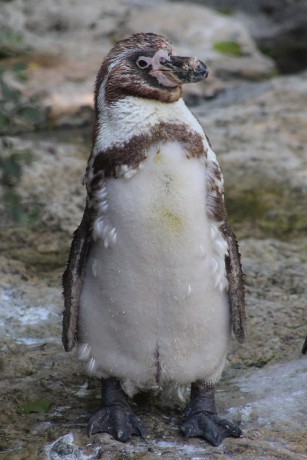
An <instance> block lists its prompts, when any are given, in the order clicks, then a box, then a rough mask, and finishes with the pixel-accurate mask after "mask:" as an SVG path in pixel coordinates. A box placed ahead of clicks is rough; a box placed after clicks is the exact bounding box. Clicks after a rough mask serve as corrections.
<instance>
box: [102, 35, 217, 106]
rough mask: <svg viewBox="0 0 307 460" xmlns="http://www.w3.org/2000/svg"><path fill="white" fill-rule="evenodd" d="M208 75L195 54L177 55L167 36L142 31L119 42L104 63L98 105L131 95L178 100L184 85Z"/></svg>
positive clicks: (204, 66)
mask: <svg viewBox="0 0 307 460" xmlns="http://www.w3.org/2000/svg"><path fill="white" fill-rule="evenodd" d="M207 76H208V69H207V66H206V65H205V64H204V63H203V62H202V61H199V60H198V59H196V58H194V57H192V58H191V57H182V56H177V55H176V53H175V52H174V50H173V47H172V46H171V44H170V42H169V41H168V39H167V38H166V37H164V36H163V35H157V34H154V33H138V34H135V35H132V36H131V37H130V38H127V39H125V40H121V41H119V42H118V43H116V44H115V46H114V47H113V48H112V49H111V51H110V52H109V53H108V55H107V56H106V58H105V60H104V61H103V63H102V64H101V67H100V70H99V72H98V75H97V79H96V85H95V104H96V110H98V111H99V108H100V106H101V103H103V104H107V105H108V104H114V103H115V102H116V101H118V100H120V99H123V98H125V97H127V96H135V97H140V98H146V99H155V100H158V101H161V102H166V103H169V102H175V101H177V100H178V99H179V98H180V97H181V94H182V84H184V83H192V82H197V81H200V80H202V79H204V78H206V77H207Z"/></svg>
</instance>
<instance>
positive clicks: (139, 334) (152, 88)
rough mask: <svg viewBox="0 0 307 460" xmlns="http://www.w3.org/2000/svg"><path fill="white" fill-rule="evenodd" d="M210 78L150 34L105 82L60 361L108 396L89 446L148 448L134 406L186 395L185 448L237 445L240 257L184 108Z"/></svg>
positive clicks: (207, 154)
mask: <svg viewBox="0 0 307 460" xmlns="http://www.w3.org/2000/svg"><path fill="white" fill-rule="evenodd" d="M207 75H208V70H207V67H206V65H205V64H204V63H203V62H202V61H199V60H198V59H196V58H194V57H183V56H178V55H177V54H176V53H175V52H174V49H173V47H172V45H171V44H170V42H169V41H168V40H167V38H166V37H164V36H162V35H156V34H153V33H138V34H135V35H133V36H131V37H130V38H127V39H125V40H122V41H119V42H118V43H116V44H115V46H114V47H113V48H112V49H111V51H110V52H109V53H108V54H107V56H106V58H105V59H104V61H103V62H102V64H101V67H100V70H99V72H98V75H97V79H96V84H95V94H94V98H95V124H94V130H93V145H92V151H91V155H90V157H89V160H88V165H87V169H86V173H85V176H84V184H85V185H86V189H87V198H86V205H85V209H84V215H83V218H82V221H81V223H80V225H79V227H78V228H77V230H76V231H75V233H74V237H73V241H72V245H71V250H70V256H69V261H68V264H67V268H66V271H65V273H64V275H63V287H64V298H65V311H64V317H63V344H64V347H65V349H66V350H67V351H70V350H72V349H73V348H75V349H76V350H77V353H78V355H79V358H80V359H81V360H83V361H84V362H85V364H86V369H87V372H88V374H89V375H91V376H96V377H97V378H99V379H101V383H102V406H101V409H100V410H99V411H98V412H97V413H96V414H94V415H93V416H92V417H91V419H90V421H89V425H88V434H89V435H91V434H93V433H97V432H108V433H110V434H111V435H113V436H114V438H116V439H117V440H119V441H122V442H126V441H127V440H129V439H130V438H131V436H132V435H141V436H144V428H143V423H142V421H141V420H140V418H139V417H137V416H136V415H135V414H134V412H133V407H132V405H131V398H132V397H133V396H134V395H135V394H136V393H138V392H141V391H143V390H147V389H159V390H167V391H170V389H171V390H173V391H175V392H177V393H178V395H180V394H181V393H182V391H183V389H184V388H190V390H191V392H190V399H189V401H188V404H187V407H186V409H185V411H184V413H183V422H182V426H181V430H182V432H183V435H184V436H185V437H198V436H199V437H202V438H204V439H206V440H207V441H208V442H209V443H211V444H213V445H215V446H217V445H219V444H220V443H221V442H222V440H223V439H224V438H225V437H230V436H233V437H239V436H241V430H240V429H239V428H238V427H237V426H236V425H235V424H234V423H233V422H230V421H228V420H225V419H223V418H221V417H219V416H218V415H217V411H216V406H215V395H214V389H215V384H216V383H217V381H218V380H219V379H220V377H221V374H222V371H223V368H224V365H225V359H226V354H227V351H228V348H229V340H230V337H231V330H233V332H234V335H235V337H236V338H237V340H238V341H239V342H242V341H243V339H244V331H245V307H244V288H243V274H242V268H241V262H240V253H239V249H238V244H237V241H236V237H235V235H234V233H233V231H232V229H231V226H230V224H229V221H228V218H227V213H226V210H225V205H224V192H223V177H222V173H221V169H220V167H219V164H218V161H217V159H216V156H215V154H214V152H213V150H212V149H211V146H210V142H209V140H208V138H207V137H206V135H205V133H204V131H203V128H202V127H201V125H200V124H199V122H198V121H197V119H196V118H195V117H194V116H193V115H192V113H191V112H190V110H189V109H188V108H187V106H186V105H185V103H184V101H183V99H182V85H183V84H185V83H193V82H198V81H201V80H203V79H204V78H206V77H207Z"/></svg>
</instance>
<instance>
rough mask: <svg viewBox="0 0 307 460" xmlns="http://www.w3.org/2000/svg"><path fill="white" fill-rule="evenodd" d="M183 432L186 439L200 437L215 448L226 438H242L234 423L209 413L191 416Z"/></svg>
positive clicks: (182, 428)
mask: <svg viewBox="0 0 307 460" xmlns="http://www.w3.org/2000/svg"><path fill="white" fill-rule="evenodd" d="M181 430H182V431H183V434H184V436H185V437H186V438H193V437H198V436H199V437H200V438H204V439H205V440H206V441H208V442H209V443H210V444H212V445H213V446H219V445H220V444H221V442H222V441H223V439H224V438H229V437H234V438H239V437H240V436H242V431H241V430H240V428H239V427H237V426H236V425H235V424H234V423H232V422H229V421H228V420H226V419H223V418H221V417H219V416H218V415H216V414H210V413H208V412H200V413H196V414H192V415H190V416H189V417H188V418H187V420H186V421H185V422H184V424H183V425H182V426H181Z"/></svg>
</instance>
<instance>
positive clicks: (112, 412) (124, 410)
mask: <svg viewBox="0 0 307 460" xmlns="http://www.w3.org/2000/svg"><path fill="white" fill-rule="evenodd" d="M101 400H102V408H101V409H100V410H99V411H98V412H96V414H94V415H93V416H92V417H91V418H90V421H89V423H88V426H87V434H88V436H89V437H90V436H91V435H92V434H95V433H109V434H111V435H112V436H113V437H114V438H115V439H116V440H117V441H121V442H127V441H129V439H131V437H132V435H134V434H135V435H137V436H141V437H142V438H143V437H144V427H143V424H142V422H141V420H140V419H139V418H138V417H137V416H136V415H135V414H134V412H133V411H132V409H131V407H130V403H131V401H130V400H129V398H128V397H127V396H126V394H125V393H124V392H123V390H122V389H121V385H120V383H119V381H118V380H117V379H115V378H112V377H111V378H108V379H101Z"/></svg>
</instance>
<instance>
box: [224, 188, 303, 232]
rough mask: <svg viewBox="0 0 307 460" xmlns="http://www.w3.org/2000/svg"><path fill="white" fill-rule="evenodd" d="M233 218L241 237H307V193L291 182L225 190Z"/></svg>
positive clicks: (227, 203) (228, 207)
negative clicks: (292, 186) (289, 184)
mask: <svg viewBox="0 0 307 460" xmlns="http://www.w3.org/2000/svg"><path fill="white" fill-rule="evenodd" d="M225 196H226V206H227V210H228V214H229V218H230V221H231V222H232V223H233V224H234V227H235V229H236V233H237V235H238V236H239V237H241V238H242V237H251V236H253V237H259V238H269V237H272V238H278V239H281V240H290V239H292V238H295V237H302V236H306V234H307V214H306V196H305V195H304V193H303V192H302V191H301V190H298V189H294V188H291V187H289V186H288V185H287V184H278V183H275V184H274V183H270V184H261V186H259V187H258V188H253V189H244V190H238V189H237V190H235V189H234V188H233V187H232V188H230V189H229V190H226V192H225Z"/></svg>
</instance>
